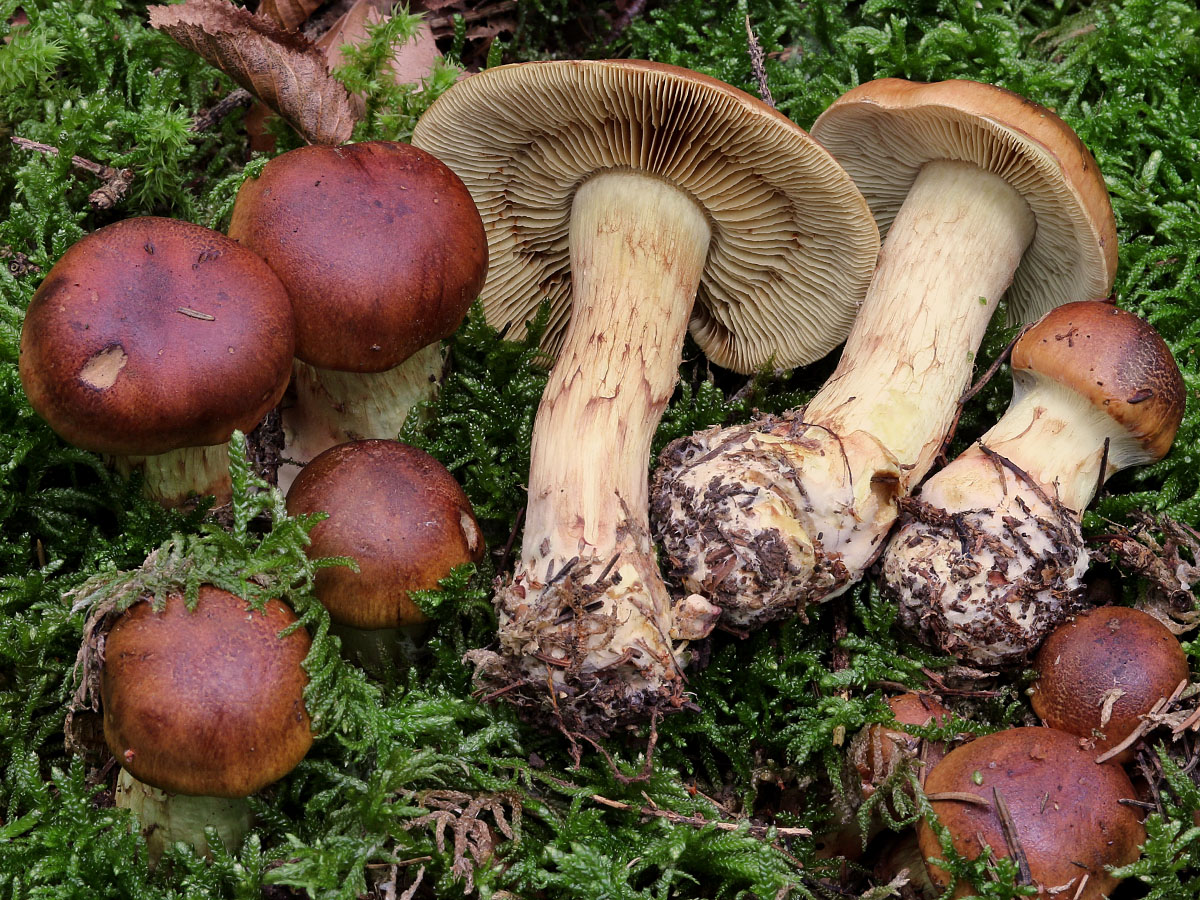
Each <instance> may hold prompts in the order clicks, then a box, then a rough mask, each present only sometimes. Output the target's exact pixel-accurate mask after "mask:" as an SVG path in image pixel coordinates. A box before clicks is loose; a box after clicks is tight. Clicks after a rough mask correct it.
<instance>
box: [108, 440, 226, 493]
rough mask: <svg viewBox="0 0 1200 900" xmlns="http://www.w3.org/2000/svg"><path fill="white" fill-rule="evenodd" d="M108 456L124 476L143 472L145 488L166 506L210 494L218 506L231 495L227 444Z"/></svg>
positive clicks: (143, 487)
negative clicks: (144, 454)
mask: <svg viewBox="0 0 1200 900" xmlns="http://www.w3.org/2000/svg"><path fill="white" fill-rule="evenodd" d="M109 459H110V461H111V462H112V466H113V468H114V469H116V470H117V472H119V473H120V475H121V476H122V477H123V478H128V477H129V476H130V475H131V474H132V473H133V472H141V473H142V492H143V493H144V494H145V495H146V496H147V497H149V498H150V499H151V500H155V501H157V502H158V503H161V504H162V505H163V506H167V507H172V508H173V507H178V506H183V505H184V504H185V503H186V502H187V500H188V498H189V497H205V496H208V495H210V494H211V495H212V496H213V497H214V498H215V500H214V503H215V505H216V506H223V505H224V504H226V503H228V502H229V500H230V498H231V496H232V491H233V486H232V483H231V482H230V480H229V445H228V444H214V445H212V446H208V447H181V448H180V449H178V450H170V451H168V452H166V453H158V454H155V455H153V456H121V455H115V454H114V455H112V456H110V457H109Z"/></svg>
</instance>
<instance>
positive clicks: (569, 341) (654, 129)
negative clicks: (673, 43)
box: [413, 60, 877, 732]
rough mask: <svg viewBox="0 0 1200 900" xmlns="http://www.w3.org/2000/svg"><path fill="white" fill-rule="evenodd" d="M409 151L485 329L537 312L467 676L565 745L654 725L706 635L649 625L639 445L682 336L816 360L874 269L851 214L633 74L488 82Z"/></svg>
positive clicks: (763, 111)
mask: <svg viewBox="0 0 1200 900" xmlns="http://www.w3.org/2000/svg"><path fill="white" fill-rule="evenodd" d="M413 141H414V143H416V144H418V145H420V146H422V147H425V148H427V149H429V150H431V151H432V152H434V153H435V154H437V156H438V157H439V158H441V159H442V160H444V161H445V162H446V163H447V164H448V165H449V166H450V167H451V168H452V169H454V171H455V172H457V173H458V174H459V176H461V177H462V179H463V181H464V182H465V183H466V184H467V187H468V188H469V189H470V191H471V194H472V196H473V197H474V198H475V201H476V203H477V204H478V205H479V208H480V212H481V213H482V215H483V218H484V223H485V228H486V230H487V234H488V242H489V248H490V253H491V258H492V268H491V271H490V272H489V275H488V281H487V284H486V285H485V287H484V291H483V294H482V299H483V304H484V308H485V311H486V313H487V316H488V319H489V321H491V322H492V323H493V324H495V325H497V326H504V327H509V328H510V329H511V333H513V334H517V333H519V332H520V330H521V328H522V326H523V325H524V324H525V323H526V322H527V321H528V320H529V319H531V318H532V317H533V316H534V314H535V312H536V311H537V310H538V308H539V306H540V304H542V303H543V302H547V303H549V305H550V321H549V328H548V332H547V335H546V342H547V346H548V347H549V348H550V349H553V350H557V351H559V352H558V358H557V362H556V363H555V365H554V368H553V371H552V372H551V374H550V381H549V384H548V386H547V387H546V390H545V393H544V395H543V398H542V402H541V406H540V407H539V409H538V414H537V420H536V423H535V425H534V433H533V447H532V466H531V470H530V473H529V505H528V509H527V513H526V517H525V532H524V541H523V544H522V548H521V553H520V557H519V560H518V562H517V566H516V571H515V573H514V574H513V576H512V577H511V578H509V579H508V580H507V581H506V583H505V584H504V586H503V587H502V588H501V590H500V593H499V595H498V597H497V605H498V607H499V611H500V652H499V653H498V654H497V653H491V654H488V653H482V654H476V655H475V656H474V659H475V660H476V662H477V663H478V664H479V666H480V670H481V672H482V674H483V676H484V678H485V680H488V681H490V682H492V683H494V684H499V685H501V686H504V687H507V688H508V690H506V691H505V693H504V696H505V698H506V699H509V700H515V701H516V702H519V703H525V704H528V705H530V706H531V707H533V708H535V709H537V710H539V711H540V712H541V713H542V714H543V715H544V716H545V717H547V718H548V719H550V720H551V721H553V722H556V723H557V724H558V725H559V726H560V727H565V728H567V729H568V730H570V731H585V732H602V731H606V730H608V729H609V728H611V727H612V725H613V724H614V723H615V722H617V721H620V720H623V719H640V718H644V717H646V716H648V715H650V714H651V712H652V711H653V710H670V709H677V708H679V707H680V706H681V705H682V704H683V702H684V701H683V679H682V677H681V668H682V666H683V663H684V659H685V656H684V645H685V644H686V642H687V641H689V640H692V639H696V638H699V637H703V636H704V635H705V634H707V633H708V631H709V630H710V629H711V628H712V624H713V620H714V618H715V613H716V610H715V609H714V608H713V607H712V606H711V605H710V604H708V603H707V602H705V601H704V600H703V599H702V598H700V597H689V598H686V599H684V600H683V601H682V602H681V603H679V604H678V606H676V605H674V604H673V603H672V600H671V597H670V595H669V594H668V592H667V590H666V586H665V585H664V583H663V581H662V578H661V575H660V574H659V567H658V561H657V559H656V557H655V553H654V547H653V544H652V543H651V540H650V534H649V522H648V514H647V504H648V486H647V465H648V463H649V453H650V443H651V440H652V438H653V435H654V430H655V428H656V426H657V425H658V421H659V418H660V416H661V415H662V411H663V408H664V407H665V405H666V403H667V400H668V399H669V398H670V396H671V392H672V391H673V390H674V388H675V385H676V382H677V380H678V374H677V369H678V366H679V362H680V358H681V350H682V345H683V339H684V335H685V333H686V332H687V331H688V330H689V329H690V331H691V333H692V335H693V337H694V338H695V339H696V341H697V343H698V344H699V345H700V347H701V348H702V349H703V350H704V351H705V352H706V353H707V354H708V355H709V358H710V359H711V360H712V361H713V362H714V363H716V364H718V365H722V366H728V367H730V368H733V369H736V370H738V371H741V372H753V371H756V370H757V369H759V368H761V367H762V366H765V365H767V364H768V363H770V364H772V365H775V366H780V367H790V366H794V365H797V364H800V363H806V362H810V361H812V360H814V359H817V358H819V357H820V356H822V355H824V354H825V353H827V352H828V351H829V350H831V349H832V348H833V347H835V346H836V345H837V344H838V342H839V341H840V340H841V339H842V337H843V336H844V335H845V333H846V330H847V329H848V327H849V324H850V319H851V317H852V316H853V312H854V308H855V304H856V303H857V301H858V300H859V298H861V296H862V292H863V290H864V289H865V287H866V283H867V281H868V280H869V278H870V273H871V270H872V268H873V266H874V262H875V255H876V251H877V244H876V231H875V226H874V223H873V221H872V220H871V218H870V215H869V212H868V211H867V208H866V205H865V203H864V202H863V201H862V199H861V197H860V195H859V194H858V192H857V191H856V190H855V189H854V186H853V184H852V183H851V182H850V180H849V178H848V177H847V176H846V174H845V173H844V172H843V171H842V170H841V168H840V167H839V166H838V165H837V164H836V163H835V162H834V161H833V159H832V158H831V157H830V156H829V154H828V153H826V152H825V150H824V149H823V148H822V147H821V146H820V145H819V144H817V143H816V142H815V141H813V140H812V139H811V138H810V137H809V136H808V135H807V134H806V133H805V132H804V131H802V130H801V129H800V128H798V127H797V126H795V125H794V124H792V123H791V122H790V121H788V120H787V119H786V118H784V117H783V116H782V115H780V114H779V113H778V112H776V111H775V110H773V109H771V108H770V107H768V106H766V105H765V104H763V103H761V102H759V101H758V100H755V99H754V98H752V97H750V96H748V95H747V94H744V93H742V92H741V91H738V90H735V89H734V88H731V87H730V86H729V85H726V84H723V83H721V82H718V81H715V80H714V79H712V78H708V77H706V76H703V75H699V74H697V73H695V72H689V71H687V70H684V69H679V68H676V67H673V66H664V65H657V64H654V63H646V62H640V61H630V60H607V61H555V62H544V63H527V64H520V65H514V66H502V67H499V68H495V69H489V70H487V71H486V72H483V73H481V74H479V75H475V76H472V77H471V78H468V79H465V80H463V81H460V82H459V83H458V84H456V85H455V86H454V87H452V88H451V89H450V90H448V91H447V92H446V93H445V94H443V95H442V96H441V97H440V98H439V99H438V100H437V101H436V102H435V103H434V104H433V106H431V107H430V109H429V111H428V112H426V113H425V115H424V116H423V117H422V118H421V120H420V122H419V123H418V124H417V127H416V130H415V132H414V135H413ZM688 527H691V526H690V525H689V526H688Z"/></svg>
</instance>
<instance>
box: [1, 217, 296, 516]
mask: <svg viewBox="0 0 1200 900" xmlns="http://www.w3.org/2000/svg"><path fill="white" fill-rule="evenodd" d="M293 346H294V339H293V331H292V309H291V304H290V303H288V298H287V293H286V292H285V291H284V289H283V285H282V284H280V282H279V279H278V278H276V277H275V275H274V274H273V273H272V272H271V270H270V269H269V268H267V266H266V264H265V263H263V261H262V260H261V259H259V258H258V257H257V256H255V255H254V254H253V253H252V252H250V251H249V250H247V249H245V248H244V247H241V246H239V245H238V244H237V243H235V242H234V241H231V240H230V239H229V238H227V237H225V236H224V235H222V234H219V233H217V232H215V231H211V230H209V229H207V228H202V227H201V226H199V225H192V224H189V223H187V222H179V221H176V220H174V219H161V218H154V217H145V218H137V219H126V220H124V221H121V222H116V223H114V224H112V225H108V226H106V227H104V228H101V229H98V230H97V231H95V232H93V233H91V234H89V235H87V236H86V237H84V238H83V239H82V240H80V241H78V242H77V243H75V244H74V245H73V246H72V247H71V248H70V249H68V250H67V252H66V253H65V254H63V256H62V258H61V259H60V260H59V261H58V262H57V263H55V265H54V267H53V268H52V269H51V270H50V272H49V273H48V274H47V275H46V278H45V280H44V281H43V282H42V284H41V286H40V287H39V288H38V290H37V292H36V293H35V294H34V295H33V300H32V302H31V303H30V305H29V311H28V313H27V314H26V316H25V324H24V327H23V329H22V332H21V359H20V371H21V383H22V384H23V385H24V387H25V392H26V394H28V396H29V402H30V404H31V405H32V406H33V408H34V410H35V411H36V412H37V413H38V414H39V415H40V416H42V417H43V418H44V419H45V420H46V421H47V422H48V423H49V424H50V427H51V428H53V429H54V430H55V431H56V432H57V433H58V434H59V435H60V436H61V437H62V438H63V439H64V440H66V441H67V442H69V443H71V444H74V445H75V446H76V447H82V448H83V449H85V450H93V451H96V452H98V453H104V454H107V455H109V456H110V457H111V459H112V462H113V464H114V465H115V466H116V468H117V469H118V470H119V471H121V472H123V473H125V474H128V473H129V472H131V471H134V470H138V471H141V472H142V474H143V477H144V479H145V480H144V486H145V491H146V493H147V494H148V495H149V496H151V497H153V498H155V499H156V500H158V501H160V502H161V503H163V504H164V505H167V506H178V505H180V504H182V503H183V502H184V501H185V500H186V499H187V498H188V496H189V495H192V494H200V495H205V494H212V495H214V496H215V497H216V500H217V504H218V505H220V504H222V503H225V502H228V500H229V495H230V482H229V454H228V450H227V447H226V442H227V441H228V440H229V437H230V435H232V434H233V432H234V431H235V430H237V429H241V430H242V431H250V430H252V429H253V428H254V426H255V425H257V424H258V422H259V420H260V419H261V418H262V417H263V416H264V415H265V414H266V413H267V411H268V410H270V409H271V408H272V407H273V406H275V404H276V403H278V402H279V398H280V397H281V396H282V395H283V392H284V390H285V389H286V388H287V382H288V375H289V370H290V365H291V362H290V360H291V356H292V352H293Z"/></svg>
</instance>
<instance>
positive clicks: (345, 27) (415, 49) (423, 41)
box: [317, 0, 442, 84]
mask: <svg viewBox="0 0 1200 900" xmlns="http://www.w3.org/2000/svg"><path fill="white" fill-rule="evenodd" d="M385 21H387V17H385V16H384V15H382V14H381V13H380V10H379V5H378V0H356V2H355V3H354V5H353V6H351V7H350V9H349V10H347V12H346V14H345V15H344V16H342V17H341V18H340V19H338V20H337V21H336V22H335V23H334V24H333V27H331V28H330V29H329V30H328V31H327V32H325V34H323V35H321V37H320V39H319V40H318V41H317V46H318V47H320V48H321V50H322V52H324V54H325V58H326V59H327V60H328V61H329V68H330V69H336V68H337V67H338V66H340V65H343V64H344V63H345V61H346V59H345V56H344V55H343V53H342V47H343V46H345V45H346V44H353V45H358V44H361V43H363V42H364V41H366V39H367V26H368V25H378V24H379V23H381V22H385ZM441 57H442V54H441V53H440V52H439V51H438V48H437V41H436V40H434V37H433V29H431V28H430V27H429V22H428V20H426V19H422V21H421V24H420V25H419V26H418V27H417V34H416V37H414V38H413V39H412V40H411V41H407V42H405V43H404V44H402V45H401V46H400V47H398V48H396V52H395V54H394V55H393V56H392V60H391V62H390V63H389V64H388V65H389V68H390V69H391V70H392V76H393V77H394V78H395V79H396V83H397V84H412V83H419V82H420V81H421V79H423V78H427V77H429V74H430V73H431V72H432V71H433V67H434V65H435V64H436V63H437V61H438V60H439V59H441Z"/></svg>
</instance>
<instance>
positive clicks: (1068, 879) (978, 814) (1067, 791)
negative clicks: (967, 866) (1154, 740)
mask: <svg viewBox="0 0 1200 900" xmlns="http://www.w3.org/2000/svg"><path fill="white" fill-rule="evenodd" d="M1094 756H1095V754H1094V753H1093V752H1091V751H1089V750H1086V749H1084V748H1082V747H1080V746H1079V743H1078V741H1077V740H1076V738H1075V737H1074V736H1073V735H1070V734H1067V733H1066V732H1063V731H1056V730H1054V729H1053V728H1010V729H1008V730H1006V731H998V732H996V733H995V734H989V735H987V736H986V737H981V738H978V739H977V740H974V741H972V742H971V743H969V744H964V745H963V746H961V747H959V748H957V749H955V750H952V751H951V752H950V753H948V754H947V755H946V758H945V759H943V760H942V761H941V762H940V763H938V764H937V765H936V766H934V768H933V771H932V772H930V773H929V777H928V778H927V779H926V780H925V791H926V793H928V794H929V795H930V800H931V801H932V805H933V811H934V813H935V814H936V816H937V819H938V821H939V822H940V823H941V824H942V826H944V827H945V828H946V829H947V830H948V831H949V834H950V840H951V842H952V844H953V846H954V849H955V851H956V852H958V853H960V854H962V855H963V856H965V857H966V858H968V859H974V858H976V857H977V856H979V854H980V853H982V852H983V849H984V847H985V846H986V847H988V848H990V849H991V852H992V853H993V854H994V855H995V856H1017V859H1018V860H1024V872H1023V874H1025V875H1026V876H1027V877H1028V878H1029V883H1031V884H1033V885H1034V886H1035V887H1036V888H1037V894H1036V896H1038V897H1042V898H1051V897H1071V898H1074V900H1101V898H1103V897H1107V896H1109V895H1110V894H1111V893H1112V890H1113V888H1114V887H1116V886H1117V884H1119V883H1120V879H1118V878H1116V877H1114V876H1113V875H1112V874H1111V873H1110V872H1109V867H1116V866H1123V865H1128V864H1129V863H1132V862H1134V861H1135V860H1136V859H1137V858H1138V857H1139V856H1140V855H1141V845H1142V843H1143V842H1144V841H1145V840H1146V830H1145V828H1144V827H1143V826H1142V823H1141V821H1140V819H1139V817H1138V813H1137V810H1135V809H1133V808H1131V807H1130V806H1128V805H1125V804H1122V803H1121V801H1122V800H1132V799H1134V790H1133V785H1132V784H1131V783H1130V781H1129V777H1128V776H1127V775H1126V774H1125V772H1124V771H1123V770H1122V769H1121V767H1120V766H1116V765H1113V764H1111V763H1106V764H1104V765H1100V764H1097V763H1096V762H1095V760H1094ZM970 796H974V797H976V798H978V802H973V801H971V800H969V799H968V797H970ZM917 829H918V830H917V835H918V839H919V842H920V847H921V855H922V856H924V857H925V858H926V859H931V860H940V859H943V855H942V847H941V843H940V841H939V840H938V836H937V833H936V832H935V831H934V829H933V827H932V825H931V824H930V823H929V822H928V821H925V820H922V821H921V823H920V824H919V825H918V826H917ZM1019 864H1020V863H1019ZM929 875H930V878H931V879H932V880H933V882H934V884H936V885H937V887H938V889H939V890H941V891H945V890H946V888H947V887H949V884H950V875H949V873H948V872H946V871H945V869H943V868H941V867H940V866H938V865H936V864H934V863H930V864H929ZM971 894H972V889H971V885H970V884H965V883H960V884H958V885H957V886H956V888H955V892H954V896H955V897H966V896H969V895H971Z"/></svg>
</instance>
